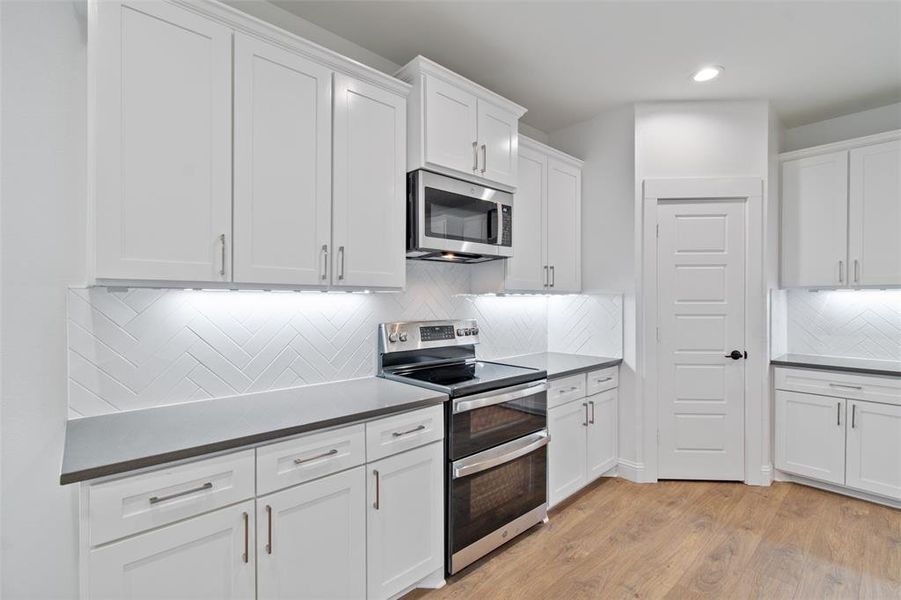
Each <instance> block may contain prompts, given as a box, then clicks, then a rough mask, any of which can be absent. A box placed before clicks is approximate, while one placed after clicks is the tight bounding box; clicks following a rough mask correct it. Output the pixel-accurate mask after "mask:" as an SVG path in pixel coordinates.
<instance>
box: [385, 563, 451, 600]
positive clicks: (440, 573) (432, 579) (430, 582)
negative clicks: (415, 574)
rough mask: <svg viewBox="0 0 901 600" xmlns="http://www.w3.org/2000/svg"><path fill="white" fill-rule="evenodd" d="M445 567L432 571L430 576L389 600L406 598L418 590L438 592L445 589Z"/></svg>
mask: <svg viewBox="0 0 901 600" xmlns="http://www.w3.org/2000/svg"><path fill="white" fill-rule="evenodd" d="M445 583H446V582H445V581H444V567H443V566H442V567H441V568H440V569H438V570H436V571H432V572H431V573H429V574H428V575H426V576H425V577H424V578H423V579H421V580H420V581H418V582H416V583H414V584H413V585H411V586H410V587H408V588H406V589H404V590H402V591H401V592H399V593H397V594H395V595H393V596H391V598H390V599H389V600H398V599H399V598H401V597H403V596H406V595H407V594H409V593H410V592H412V591H413V590H415V589H416V588H425V589H429V590H437V589H439V588H443V587H444V584H445Z"/></svg>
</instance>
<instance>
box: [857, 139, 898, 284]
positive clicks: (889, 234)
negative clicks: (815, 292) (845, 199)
mask: <svg viewBox="0 0 901 600" xmlns="http://www.w3.org/2000/svg"><path fill="white" fill-rule="evenodd" d="M850 164H851V176H850V177H851V179H850V197H849V216H848V218H849V238H848V240H849V256H848V258H849V259H850V261H851V262H850V266H851V270H850V282H851V283H852V284H855V285H856V284H860V285H898V284H901V235H899V232H901V141H893V142H887V143H885V144H876V145H874V146H867V147H866V148H857V149H855V150H851V158H850Z"/></svg>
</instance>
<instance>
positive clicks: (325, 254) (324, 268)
mask: <svg viewBox="0 0 901 600" xmlns="http://www.w3.org/2000/svg"><path fill="white" fill-rule="evenodd" d="M321 252H322V254H323V257H322V277H321V279H323V280H325V278H326V277H328V244H322V250H321Z"/></svg>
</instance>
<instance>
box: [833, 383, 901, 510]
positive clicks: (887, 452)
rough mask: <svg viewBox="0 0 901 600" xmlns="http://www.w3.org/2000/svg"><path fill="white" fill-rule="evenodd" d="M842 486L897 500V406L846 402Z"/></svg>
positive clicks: (900, 473) (900, 456) (900, 412)
mask: <svg viewBox="0 0 901 600" xmlns="http://www.w3.org/2000/svg"><path fill="white" fill-rule="evenodd" d="M848 410H849V415H850V417H849V422H848V438H847V439H848V450H847V472H846V475H847V477H846V481H845V484H846V485H847V486H848V487H850V488H854V489H857V490H863V491H865V492H873V493H874V494H880V495H883V496H889V497H891V498H899V499H901V406H889V405H886V404H875V403H873V402H858V401H856V400H850V401H848Z"/></svg>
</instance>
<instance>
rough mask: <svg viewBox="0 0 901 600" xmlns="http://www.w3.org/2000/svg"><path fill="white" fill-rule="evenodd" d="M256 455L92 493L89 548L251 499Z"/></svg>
mask: <svg viewBox="0 0 901 600" xmlns="http://www.w3.org/2000/svg"><path fill="white" fill-rule="evenodd" d="M253 467H254V458H253V450H243V451H241V452H235V453H233V454H227V455H225V456H217V457H215V458H208V459H206V460H200V461H197V462H192V463H188V464H182V465H178V466H175V467H170V468H168V469H160V470H159V471H153V472H150V473H144V474H141V475H134V476H132V477H125V478H123V479H116V480H113V481H108V482H104V483H97V484H94V485H91V486H89V487H88V507H89V515H88V518H89V523H90V529H91V532H90V540H91V545H92V546H96V545H97V544H102V543H104V542H108V541H110V540H115V539H118V538H121V537H125V536H126V535H130V534H132V533H137V532H139V531H144V530H146V529H152V528H154V527H158V526H160V525H165V524H167V523H172V522H174V521H178V520H181V519H185V518H188V517H193V516H194V515H198V514H200V513H204V512H207V511H210V510H213V509H215V508H219V507H222V506H227V505H229V504H234V503H235V502H239V501H241V500H246V499H247V498H253V494H254V485H253Z"/></svg>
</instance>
